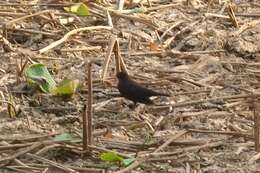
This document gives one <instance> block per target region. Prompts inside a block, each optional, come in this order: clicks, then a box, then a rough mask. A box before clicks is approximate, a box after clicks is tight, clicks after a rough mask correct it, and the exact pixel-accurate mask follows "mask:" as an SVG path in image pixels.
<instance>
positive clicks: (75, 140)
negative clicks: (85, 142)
mask: <svg viewBox="0 0 260 173" xmlns="http://www.w3.org/2000/svg"><path fill="white" fill-rule="evenodd" d="M54 141H70V142H72V143H79V142H82V140H81V139H80V138H75V137H73V136H72V135H71V134H70V133H62V134H59V135H56V136H55V137H54Z"/></svg>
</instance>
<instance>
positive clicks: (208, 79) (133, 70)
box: [0, 0, 260, 173]
mask: <svg viewBox="0 0 260 173" xmlns="http://www.w3.org/2000/svg"><path fill="white" fill-rule="evenodd" d="M71 3H72V2H70V1H59V0H52V1H19V0H17V1H15V0H12V1H0V23H1V45H2V46H1V51H0V60H1V63H0V96H1V98H0V100H1V103H0V104H1V105H0V122H1V123H0V132H1V133H0V169H1V171H0V172H6V173H10V172H33V173H34V172H35V173H38V172H42V173H43V172H46V173H50V172H73V171H74V172H76V171H77V172H117V171H118V172H120V173H123V172H158V173H160V172H161V173H163V172H171V173H184V172H187V173H189V172H194V173H195V172H198V173H204V172H208V173H219V172H228V173H231V172H256V171H257V170H259V169H260V163H259V157H260V155H259V153H258V152H256V150H255V147H254V142H255V139H254V138H253V131H254V109H255V110H256V113H255V114H256V115H257V114H258V109H259V105H258V103H257V102H258V101H257V99H256V98H257V96H259V92H258V90H259V88H260V87H259V86H260V82H259V80H260V71H259V66H260V62H259V61H260V19H259V17H260V2H259V1H258V0H255V1H254V0H234V1H231V0H230V1H229V0H218V1H215V0H172V1H168V0H164V1H161V0H149V1H142V2H141V3H140V2H137V1H125V5H124V10H123V11H117V10H115V9H117V5H116V2H115V1H99V2H97V1H93V2H87V1H86V2H85V3H86V4H87V5H88V7H89V8H90V11H91V15H90V16H87V17H78V16H76V15H74V14H69V13H67V12H65V11H64V9H63V7H64V6H69V5H70V4H71ZM33 4H38V5H33ZM134 8H140V9H142V10H143V11H140V10H139V12H138V10H135V11H131V10H133V9H134ZM83 27H89V28H87V30H85V31H82V32H77V33H75V34H74V35H71V36H70V37H68V38H66V39H65V40H62V42H60V44H57V45H56V46H54V47H52V48H50V49H47V50H44V49H43V48H45V47H47V46H49V45H53V44H54V43H55V42H56V41H57V40H59V39H62V38H63V37H64V36H65V35H66V34H67V33H68V32H69V31H72V30H75V29H79V28H83ZM113 36H114V37H115V36H116V37H117V38H118V40H119V45H120V51H121V56H122V57H123V59H124V61H125V63H126V67H127V70H128V72H129V74H130V75H131V76H132V78H133V79H135V80H137V81H139V82H140V83H142V84H143V85H147V86H149V87H150V88H153V89H155V90H157V91H162V92H165V93H169V94H171V97H169V98H164V97H157V98H154V102H155V103H154V104H153V105H140V104H139V105H137V107H136V108H132V107H131V104H132V103H131V101H128V100H126V99H124V98H121V97H120V96H119V93H118V90H117V88H116V82H117V81H116V78H115V65H114V64H115V62H114V60H113V57H114V54H112V55H111V57H112V61H111V62H110V63H109V66H108V71H107V72H108V73H107V76H106V79H105V81H104V82H102V81H101V74H102V70H103V66H104V61H105V57H106V54H107V53H108V48H109V46H110V44H111V38H112V37H113ZM26 60H29V61H28V64H27V66H28V65H29V64H30V63H35V62H41V63H44V64H46V65H47V66H48V68H49V71H50V72H51V73H52V75H53V77H54V79H55V80H56V81H57V82H59V81H61V80H62V79H64V78H77V79H79V80H80V81H81V83H82V86H81V87H80V89H79V91H78V92H77V93H76V94H75V95H74V96H73V97H72V98H62V97H58V96H52V95H50V94H46V93H42V92H40V91H29V90H27V89H26V87H25V84H26V81H25V78H24V76H23V74H22V73H20V72H21V66H22V65H23V64H24V63H25V62H26ZM89 60H93V61H94V64H93V68H92V71H93V107H94V115H93V126H94V127H93V128H94V143H93V144H92V145H91V149H92V153H91V155H89V156H83V154H82V150H81V148H82V143H81V142H73V141H64V142H57V141H56V142H55V141H54V140H53V139H54V136H55V135H57V134H62V133H64V132H67V133H70V134H73V135H74V136H75V137H77V138H81V136H82V135H81V134H82V118H81V117H82V112H83V108H84V105H85V102H86V101H87V93H88V90H87V85H86V82H84V81H85V78H86V77H87V70H86V64H87V62H88V61H89ZM254 100H255V101H254ZM7 101H8V102H10V103H11V104H12V105H13V106H14V107H15V109H16V111H17V112H18V114H17V115H15V116H13V117H10V116H11V115H14V113H10V110H11V112H12V111H13V109H12V107H11V106H10V104H7ZM8 110H9V112H8ZM105 151H114V152H116V153H117V154H118V155H121V156H123V157H124V158H135V159H136V160H135V162H134V163H133V164H132V165H129V166H124V165H122V164H119V163H107V162H104V161H102V160H100V153H102V152H105Z"/></svg>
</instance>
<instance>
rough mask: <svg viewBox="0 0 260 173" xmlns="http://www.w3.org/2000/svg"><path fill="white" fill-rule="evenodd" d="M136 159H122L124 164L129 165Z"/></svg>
mask: <svg viewBox="0 0 260 173" xmlns="http://www.w3.org/2000/svg"><path fill="white" fill-rule="evenodd" d="M134 161H135V159H134V158H129V159H124V160H122V163H123V165H125V166H128V165H131V164H132V163H133V162H134Z"/></svg>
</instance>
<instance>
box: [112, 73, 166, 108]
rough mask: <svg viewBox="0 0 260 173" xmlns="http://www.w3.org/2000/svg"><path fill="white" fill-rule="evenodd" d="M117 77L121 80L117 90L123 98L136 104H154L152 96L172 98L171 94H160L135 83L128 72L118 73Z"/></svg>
mask: <svg viewBox="0 0 260 173" xmlns="http://www.w3.org/2000/svg"><path fill="white" fill-rule="evenodd" d="M116 76H117V78H118V80H119V82H118V85H117V88H118V90H119V92H120V94H121V96H123V97H125V98H127V99H129V100H132V101H133V102H134V104H136V103H137V102H139V103H144V104H152V103H153V102H152V100H151V99H150V97H151V96H168V97H169V96H170V95H169V94H163V93H159V92H156V91H153V90H150V89H147V88H145V87H143V86H141V85H140V84H138V83H137V82H135V81H133V80H132V79H131V78H130V77H129V76H128V74H127V73H126V72H118V73H117V75H116Z"/></svg>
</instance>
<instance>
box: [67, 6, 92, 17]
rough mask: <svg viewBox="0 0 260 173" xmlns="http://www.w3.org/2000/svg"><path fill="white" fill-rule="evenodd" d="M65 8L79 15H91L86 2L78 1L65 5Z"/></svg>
mask: <svg viewBox="0 0 260 173" xmlns="http://www.w3.org/2000/svg"><path fill="white" fill-rule="evenodd" d="M64 10H65V11H67V12H69V13H73V14H76V15H78V16H89V15H90V13H89V8H88V6H86V5H85V4H84V3H78V4H75V5H73V6H70V7H64Z"/></svg>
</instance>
